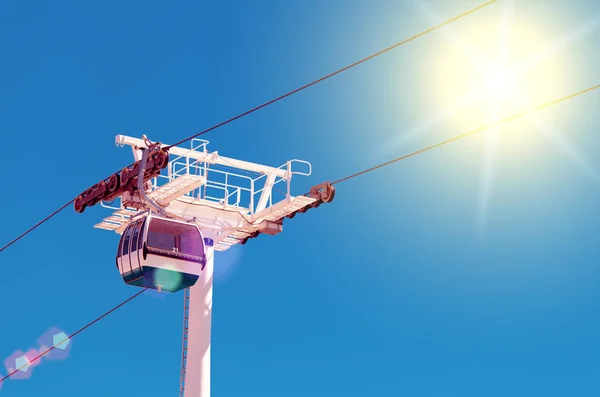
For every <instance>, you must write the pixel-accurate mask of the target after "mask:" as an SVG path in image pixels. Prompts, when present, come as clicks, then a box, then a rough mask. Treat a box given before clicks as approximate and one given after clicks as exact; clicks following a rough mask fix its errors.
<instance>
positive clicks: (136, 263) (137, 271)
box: [129, 219, 144, 280]
mask: <svg viewBox="0 0 600 397" xmlns="http://www.w3.org/2000/svg"><path fill="white" fill-rule="evenodd" d="M143 226H144V219H140V220H138V221H137V222H136V223H135V226H133V232H132V234H131V249H130V250H129V263H130V264H131V271H132V273H133V274H132V276H133V279H134V280H135V279H137V278H140V277H142V265H141V260H142V258H141V255H142V250H141V247H142V244H143V241H144V239H143V233H142V232H143Z"/></svg>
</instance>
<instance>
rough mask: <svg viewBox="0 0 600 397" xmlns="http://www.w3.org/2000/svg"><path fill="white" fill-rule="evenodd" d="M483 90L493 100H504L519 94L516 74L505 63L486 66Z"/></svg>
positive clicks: (483, 75)
mask: <svg viewBox="0 0 600 397" xmlns="http://www.w3.org/2000/svg"><path fill="white" fill-rule="evenodd" d="M481 80H482V81H481V90H482V93H483V94H484V95H485V96H488V97H489V98H490V100H491V101H495V102H504V101H506V100H510V99H511V97H514V96H516V95H518V91H517V84H516V76H515V75H514V73H513V72H512V71H511V70H510V69H509V68H508V66H507V65H505V64H497V65H489V66H488V67H486V68H484V72H483V73H482V78H481Z"/></svg>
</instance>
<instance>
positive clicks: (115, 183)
mask: <svg viewBox="0 0 600 397" xmlns="http://www.w3.org/2000/svg"><path fill="white" fill-rule="evenodd" d="M118 188H119V176H118V175H117V174H112V175H111V176H110V177H109V178H108V182H107V183H106V189H107V190H108V192H109V193H113V192H114V191H115V190H117V189H118Z"/></svg>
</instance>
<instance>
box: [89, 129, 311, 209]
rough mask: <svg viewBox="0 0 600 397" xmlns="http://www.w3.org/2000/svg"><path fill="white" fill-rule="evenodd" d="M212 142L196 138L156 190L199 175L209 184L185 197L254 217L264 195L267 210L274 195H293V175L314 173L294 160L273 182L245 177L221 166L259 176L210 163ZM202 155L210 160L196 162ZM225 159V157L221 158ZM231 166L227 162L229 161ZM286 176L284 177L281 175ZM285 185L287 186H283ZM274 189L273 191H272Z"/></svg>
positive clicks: (160, 178)
mask: <svg viewBox="0 0 600 397" xmlns="http://www.w3.org/2000/svg"><path fill="white" fill-rule="evenodd" d="M208 143H209V142H208V141H205V140H202V139H197V138H195V139H192V141H191V144H190V146H191V147H190V149H189V151H187V152H186V154H185V155H180V156H177V157H175V158H173V159H172V160H170V161H169V164H168V166H167V171H166V175H164V174H160V175H159V176H158V177H156V178H153V179H152V180H151V183H152V189H153V190H155V189H157V188H159V187H160V186H162V185H164V184H166V183H168V182H170V181H172V180H174V179H176V178H179V177H181V176H184V175H197V176H202V177H204V178H206V183H205V184H203V185H202V186H201V187H199V188H196V189H194V190H192V191H190V192H188V193H186V194H185V195H184V197H188V198H192V199H195V200H206V201H210V202H214V203H218V204H224V205H228V206H234V207H236V209H238V210H240V211H243V212H247V213H249V214H250V215H253V214H254V212H255V210H256V204H257V203H258V202H259V200H260V197H261V195H262V194H263V193H265V194H268V201H267V203H266V208H268V207H270V206H272V205H273V193H275V192H279V193H281V194H283V195H285V197H286V198H289V197H290V196H291V180H292V177H293V175H301V176H309V175H311V173H312V165H311V164H310V163H309V162H308V161H304V160H298V159H293V160H290V161H287V162H286V163H285V164H283V165H281V166H280V167H277V168H275V169H273V170H282V171H284V172H283V173H278V174H279V175H277V173H274V174H273V175H276V176H275V177H274V179H273V181H272V183H269V182H268V181H269V179H270V178H269V174H260V175H259V176H257V177H251V176H248V175H243V174H241V173H239V172H234V171H227V170H223V169H221V167H227V168H234V169H237V170H240V171H244V172H246V173H250V174H253V176H254V175H258V172H256V171H249V170H243V169H241V168H238V167H235V166H234V165H233V164H232V165H231V166H229V165H220V166H218V165H215V164H210V163H209V162H210V156H211V153H209V152H208V151H207V145H208ZM194 152H196V153H197V152H201V153H204V154H206V157H207V158H208V160H206V161H202V160H197V159H194V158H193V156H192V157H190V154H192V153H194ZM221 159H222V158H221ZM226 164H227V162H226ZM300 164H302V165H305V166H306V167H308V169H307V170H306V169H305V170H304V171H302V170H296V169H295V168H297V167H296V165H300ZM281 175H284V176H281ZM284 184H285V187H283V188H281V189H280V188H278V187H281V186H282V185H284ZM269 190H270V191H269ZM101 205H102V206H103V207H105V208H111V209H121V207H114V206H111V205H108V204H106V203H101Z"/></svg>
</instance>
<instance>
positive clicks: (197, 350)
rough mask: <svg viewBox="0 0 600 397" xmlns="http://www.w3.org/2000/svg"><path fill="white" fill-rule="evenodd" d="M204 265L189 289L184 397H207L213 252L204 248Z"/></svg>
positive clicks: (207, 246)
mask: <svg viewBox="0 0 600 397" xmlns="http://www.w3.org/2000/svg"><path fill="white" fill-rule="evenodd" d="M206 257H207V262H206V266H205V267H204V270H203V271H202V274H201V275H200V278H199V279H198V281H197V282H196V284H195V285H194V286H192V287H190V313H189V319H188V324H189V333H188V336H189V339H188V350H187V351H188V354H187V360H186V371H185V372H186V376H185V391H184V396H185V397H210V331H211V319H212V296H213V290H212V288H213V269H214V250H213V247H212V246H209V245H208V244H207V245H206Z"/></svg>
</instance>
